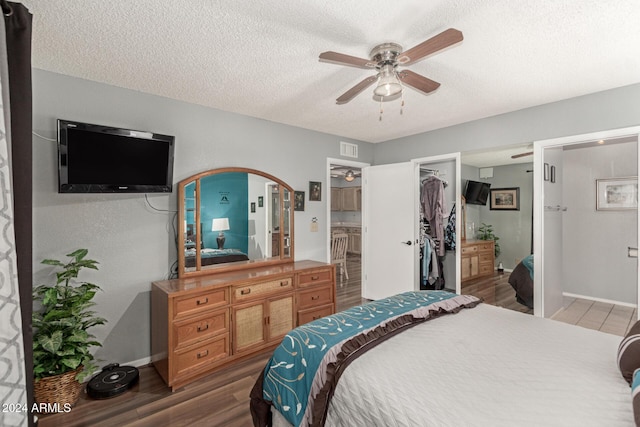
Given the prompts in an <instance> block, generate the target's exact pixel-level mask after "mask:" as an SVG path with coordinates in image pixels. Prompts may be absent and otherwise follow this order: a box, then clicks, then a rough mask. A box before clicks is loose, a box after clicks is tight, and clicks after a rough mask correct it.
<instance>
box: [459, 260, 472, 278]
mask: <svg viewBox="0 0 640 427" xmlns="http://www.w3.org/2000/svg"><path fill="white" fill-rule="evenodd" d="M470 277H471V260H470V259H469V257H468V256H463V257H461V258H460V280H461V281H464V280H466V279H468V278H470Z"/></svg>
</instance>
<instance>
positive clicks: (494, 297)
mask: <svg viewBox="0 0 640 427" xmlns="http://www.w3.org/2000/svg"><path fill="white" fill-rule="evenodd" d="M509 274H510V273H509V272H506V271H505V272H504V273H498V272H497V271H496V272H494V274H493V275H492V276H487V277H480V278H478V279H473V280H470V281H468V282H465V283H463V284H462V291H461V293H462V294H468V295H474V296H477V297H479V298H482V299H483V300H484V302H485V303H486V304H490V305H495V306H498V307H503V308H508V309H509V310H514V311H519V312H522V313H528V314H533V309H530V308H528V307H527V306H526V305H523V304H520V303H519V302H518V301H516V291H515V290H514V289H513V288H512V287H511V285H510V284H509Z"/></svg>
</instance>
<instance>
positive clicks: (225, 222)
mask: <svg viewBox="0 0 640 427" xmlns="http://www.w3.org/2000/svg"><path fill="white" fill-rule="evenodd" d="M227 230H229V218H214V219H213V222H212V223H211V231H218V232H219V233H218V237H217V238H216V242H218V249H224V240H225V238H224V232H225V231H227Z"/></svg>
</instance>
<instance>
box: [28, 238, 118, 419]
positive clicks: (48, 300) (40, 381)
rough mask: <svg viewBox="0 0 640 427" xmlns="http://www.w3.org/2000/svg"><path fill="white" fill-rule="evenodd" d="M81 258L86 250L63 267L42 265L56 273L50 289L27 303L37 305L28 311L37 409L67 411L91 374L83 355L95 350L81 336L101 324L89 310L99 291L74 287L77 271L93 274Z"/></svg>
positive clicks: (88, 261) (90, 357) (83, 285)
mask: <svg viewBox="0 0 640 427" xmlns="http://www.w3.org/2000/svg"><path fill="white" fill-rule="evenodd" d="M87 253H88V251H87V249H78V250H76V251H74V252H72V253H70V254H68V255H67V256H68V257H70V258H71V259H70V260H69V262H67V263H64V262H62V261H59V260H55V259H45V260H44V261H42V264H46V265H52V266H54V267H56V269H57V270H58V271H57V272H56V283H55V285H40V286H38V287H36V288H34V290H33V300H34V301H35V302H37V303H38V305H39V307H34V311H33V373H34V377H35V384H34V396H35V400H36V402H37V403H38V404H41V403H45V404H48V405H51V404H56V403H57V404H58V405H59V406H58V408H61V407H63V405H64V407H70V406H73V405H74V404H75V403H76V402H77V401H78V399H79V397H80V390H81V389H82V384H81V383H82V381H83V380H84V378H85V377H86V376H87V375H90V374H91V373H92V372H93V371H94V369H95V365H94V364H93V362H92V361H93V355H92V354H91V353H90V351H89V349H90V347H92V346H101V344H100V343H99V342H97V341H95V339H94V338H95V337H94V336H93V335H92V334H90V333H89V332H88V331H87V330H88V329H89V328H91V327H93V326H95V325H102V324H104V323H105V322H106V320H105V319H103V318H101V317H97V316H96V313H95V312H94V311H92V310H90V308H91V307H92V306H94V305H95V302H93V301H92V300H93V297H94V296H95V294H96V292H97V291H98V290H100V287H99V286H98V285H95V284H93V283H88V282H78V281H76V279H77V278H78V274H79V273H80V271H81V270H82V269H84V268H90V269H92V270H97V269H98V267H97V264H98V262H97V261H95V260H91V259H85V256H86V255H87Z"/></svg>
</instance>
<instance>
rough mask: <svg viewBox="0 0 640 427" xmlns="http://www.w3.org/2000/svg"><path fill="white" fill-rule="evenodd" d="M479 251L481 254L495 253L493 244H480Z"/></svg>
mask: <svg viewBox="0 0 640 427" xmlns="http://www.w3.org/2000/svg"><path fill="white" fill-rule="evenodd" d="M478 250H479V251H480V252H493V242H491V243H480V244H478Z"/></svg>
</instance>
